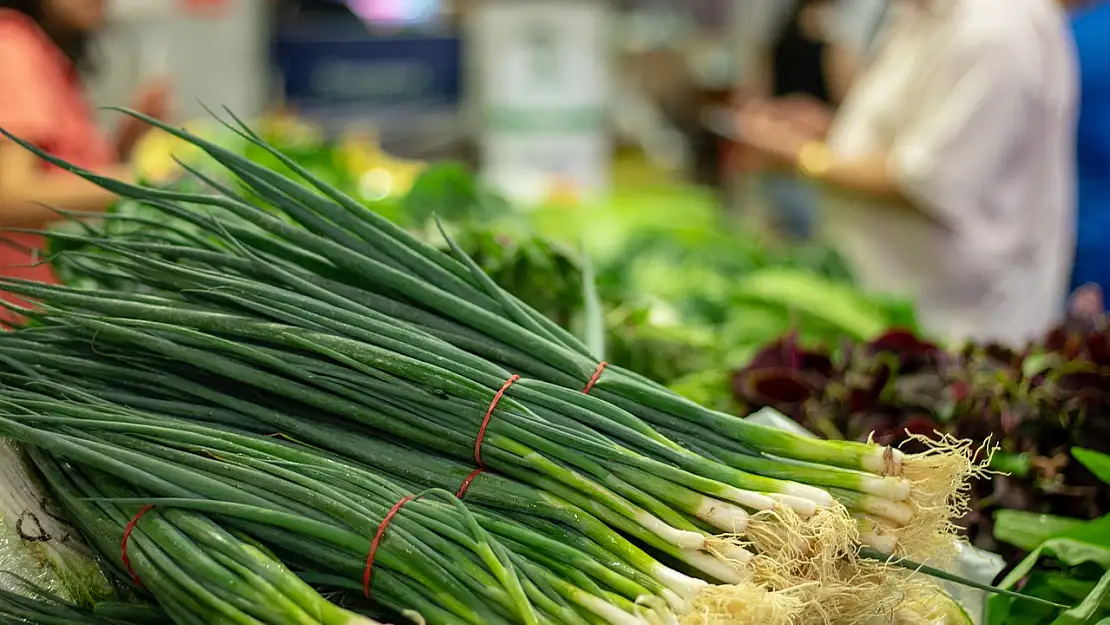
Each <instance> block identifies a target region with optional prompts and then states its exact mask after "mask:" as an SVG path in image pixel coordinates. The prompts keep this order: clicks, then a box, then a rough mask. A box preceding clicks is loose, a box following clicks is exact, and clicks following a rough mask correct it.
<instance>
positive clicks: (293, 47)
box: [274, 33, 462, 110]
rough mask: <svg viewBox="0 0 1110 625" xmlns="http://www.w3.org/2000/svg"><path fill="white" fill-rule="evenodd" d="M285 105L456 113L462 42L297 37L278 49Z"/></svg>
mask: <svg viewBox="0 0 1110 625" xmlns="http://www.w3.org/2000/svg"><path fill="white" fill-rule="evenodd" d="M274 54H275V57H276V58H275V61H276V63H277V66H278V68H279V69H280V71H281V73H282V76H283V80H284V89H285V97H286V99H287V100H288V101H289V102H290V103H292V104H295V105H298V106H302V107H305V108H319V107H329V106H335V105H339V106H350V105H356V106H360V107H365V108H367V109H379V110H381V109H396V108H402V107H412V108H442V107H445V106H446V107H452V108H454V107H457V106H458V105H459V101H460V95H461V83H462V43H461V41H460V39H459V38H458V37H444V36H416V35H414V36H404V37H374V36H372V35H370V34H367V35H366V36H365V37H354V38H344V39H334V38H331V39H329V38H326V37H324V36H322V33H321V36H318V37H305V36H294V37H288V38H281V39H279V40H278V41H276V43H275V49H274Z"/></svg>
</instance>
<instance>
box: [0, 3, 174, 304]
mask: <svg viewBox="0 0 1110 625" xmlns="http://www.w3.org/2000/svg"><path fill="white" fill-rule="evenodd" d="M105 5H106V1H105V0H0V128H3V129H4V130H5V131H7V132H9V133H11V134H12V135H14V136H16V137H19V138H20V139H22V140H25V141H27V142H29V143H32V144H34V145H35V146H37V147H39V148H40V149H42V150H45V151H46V152H48V153H50V154H52V155H54V156H57V157H58V158H61V159H65V160H66V161H68V162H71V163H73V164H75V165H78V166H80V167H83V168H86V169H90V170H93V171H96V172H98V173H101V174H104V175H107V176H111V177H115V178H119V179H124V180H127V179H130V178H131V177H132V174H131V170H130V168H129V167H128V166H127V165H125V164H124V163H126V161H127V160H128V159H129V158H130V156H131V151H132V149H133V148H134V147H135V145H136V143H137V142H138V140H139V139H140V138H141V137H142V135H143V134H144V133H145V132H146V130H147V129H149V126H147V125H146V124H144V123H141V122H139V121H138V120H136V119H134V118H131V117H127V118H125V121H124V122H123V123H122V124H121V125H120V128H119V132H118V133H117V135H116V137H115V140H114V141H112V140H111V139H109V137H107V136H106V135H104V134H103V133H102V132H101V131H100V130H99V129H98V128H97V125H96V121H95V119H94V115H93V107H92V106H91V104H90V103H89V99H88V94H87V93H86V90H85V86H84V83H83V81H82V77H81V72H82V71H86V70H88V69H90V65H91V62H90V56H89V55H90V49H89V42H90V38H91V37H92V36H93V34H94V33H95V31H96V30H97V29H98V28H99V27H100V26H101V25H102V24H103V23H104V20H105ZM131 107H132V108H134V109H135V110H137V111H139V112H142V113H145V114H147V115H149V116H151V117H155V118H159V119H163V118H165V117H166V115H167V113H168V109H169V89H168V85H167V83H166V82H165V81H156V82H154V83H152V84H150V85H148V86H146V87H144V88H142V89H140V91H139V93H138V94H137V95H136V97H135V99H134V101H133V103H132V104H131ZM114 201H115V198H114V197H113V196H112V194H111V193H109V192H108V191H105V190H103V189H101V188H99V187H97V186H96V185H94V184H92V183H90V182H87V181H85V180H83V179H81V178H79V177H77V176H75V175H72V174H69V173H67V172H63V171H61V170H59V169H58V168H56V167H53V166H50V165H48V164H47V163H45V162H43V161H42V160H40V159H39V158H37V157H36V156H34V155H33V154H31V153H30V152H28V151H27V150H25V149H23V148H22V147H20V146H19V145H17V144H15V143H13V142H11V141H8V140H7V139H6V138H5V137H3V136H0V227H19V228H41V227H43V226H44V225H46V224H47V223H49V222H51V221H55V220H57V219H60V217H59V216H58V215H57V213H55V212H53V211H51V210H50V208H47V207H53V208H59V209H67V210H76V211H90V212H96V211H102V210H104V209H106V208H108V207H109V206H110V205H111V204H112V203H113V202H114ZM4 239H5V241H4V243H5V244H4V245H0V276H6V277H19V278H26V279H31V280H38V281H46V282H53V281H54V276H53V273H52V271H51V268H50V267H49V265H48V264H40V263H39V262H38V260H39V252H40V251H41V248H42V246H43V244H44V241H43V240H42V238H41V237H37V236H33V235H29V234H21V233H6V234H5V237H4ZM0 314H2V313H0Z"/></svg>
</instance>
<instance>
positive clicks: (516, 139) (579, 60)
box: [466, 0, 613, 202]
mask: <svg viewBox="0 0 1110 625" xmlns="http://www.w3.org/2000/svg"><path fill="white" fill-rule="evenodd" d="M466 27H467V35H468V47H467V51H466V54H467V65H468V67H469V69H470V72H469V73H470V78H471V79H472V89H471V90H470V97H471V102H470V104H471V112H472V114H474V116H475V117H474V119H475V122H476V130H477V132H478V136H479V144H480V151H481V162H482V171H483V175H484V177H485V178H486V179H487V180H488V181H489V182H490V183H491V184H493V185H494V187H495V188H498V189H499V190H501V191H502V192H503V193H505V194H507V195H508V196H510V197H511V198H513V199H517V200H520V201H526V202H527V201H535V200H536V198H541V199H542V198H544V197H545V196H550V195H551V194H553V193H558V192H566V191H570V192H571V193H573V194H575V195H576V196H578V197H580V198H582V199H593V198H597V197H599V196H603V195H604V194H605V193H606V192H607V191H608V188H609V184H610V169H611V161H612V142H611V140H610V133H609V123H608V115H609V110H608V108H609V106H610V101H611V98H612V91H613V87H612V82H613V81H612V71H613V68H612V65H613V63H612V59H613V47H612V38H611V31H612V19H611V9H609V8H608V6H607V5H606V4H605V3H602V2H596V1H594V0H529V1H527V2H524V1H519V0H485V1H483V2H481V3H479V4H478V5H477V6H475V7H474V9H473V10H472V11H471V12H470V13H469V14H468V16H467V21H466Z"/></svg>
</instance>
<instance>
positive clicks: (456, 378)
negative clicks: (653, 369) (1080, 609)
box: [0, 120, 980, 625]
mask: <svg viewBox="0 0 1110 625" xmlns="http://www.w3.org/2000/svg"><path fill="white" fill-rule="evenodd" d="M149 121H151V122H152V123H154V122H153V120H149ZM234 128H235V130H236V131H237V132H239V133H241V136H242V138H243V139H244V140H245V141H248V142H250V143H252V144H254V145H255V146H257V147H258V148H261V149H263V150H266V151H267V152H268V153H270V154H271V155H272V156H273V157H274V158H276V159H277V160H278V161H279V162H280V163H281V164H282V166H283V168H285V169H287V170H288V171H291V172H294V173H295V174H296V175H297V176H299V177H300V178H302V179H303V180H304V182H303V183H302V182H297V181H295V180H294V179H292V178H290V177H287V176H285V175H283V173H282V172H281V171H279V170H278V169H275V168H268V167H265V166H263V165H259V164H258V163H256V162H254V161H252V160H251V159H247V158H243V157H242V156H240V155H238V154H235V153H234V152H232V151H228V150H225V149H223V148H221V147H220V146H218V145H216V144H213V143H209V142H207V141H205V140H203V139H200V138H198V137H195V136H193V135H190V134H188V133H184V132H181V131H177V130H174V129H172V128H168V127H164V130H166V131H167V132H171V133H174V134H177V135H179V136H180V137H181V138H182V139H184V140H186V141H189V142H191V143H192V144H194V145H196V146H197V147H198V148H199V149H201V150H202V151H204V152H205V153H206V154H207V155H208V156H210V157H211V158H213V159H214V160H215V161H217V162H218V163H219V164H220V165H221V166H222V167H223V169H224V170H225V171H226V172H227V173H228V174H230V175H231V176H233V177H234V178H235V179H236V184H234V185H232V184H227V183H225V182H221V181H220V180H217V179H214V178H211V177H209V176H208V175H207V174H205V173H203V172H200V171H196V172H194V173H195V175H196V176H197V177H198V178H200V179H202V180H204V181H205V182H207V183H208V185H210V189H209V190H208V191H206V192H204V193H196V192H189V191H182V190H165V189H154V188H145V187H140V186H133V185H128V184H124V183H121V182H117V181H113V180H108V179H104V178H101V177H98V176H96V175H95V174H92V173H90V172H84V171H77V172H76V173H78V174H80V175H82V176H84V177H86V178H88V179H90V180H92V181H94V182H96V183H98V184H101V185H103V186H104V187H106V188H108V189H110V190H112V191H114V192H116V193H118V194H119V195H121V196H123V197H125V198H129V199H131V200H135V201H139V202H142V203H143V204H144V208H146V209H152V210H154V211H157V212H159V213H160V214H162V215H164V216H166V217H172V219H165V218H164V219H161V220H158V219H148V218H145V217H136V216H128V215H124V214H118V215H116V216H115V217H113V218H109V219H108V221H107V223H108V224H111V223H113V222H125V223H127V222H129V223H131V224H132V225H134V224H139V225H141V226H142V227H139V228H133V227H132V228H118V229H114V230H113V229H109V228H107V227H105V228H101V227H98V226H97V225H95V224H86V225H84V227H83V228H82V229H81V230H80V231H79V232H78V233H73V232H72V231H71V232H55V233H48V236H50V237H51V238H52V239H53V240H54V241H55V242H65V243H67V245H71V246H72V247H69V249H68V251H66V252H65V255H66V256H68V257H69V258H70V261H72V262H73V265H72V266H73V267H75V268H76V270H79V271H80V272H82V273H83V274H84V275H86V276H88V277H89V278H91V279H93V280H95V281H96V282H97V284H98V285H100V288H97V289H83V288H80V287H74V286H47V285H39V284H34V283H29V282H24V281H20V280H16V279H4V280H2V284H3V287H4V288H5V289H6V290H8V291H10V292H12V293H15V294H19V295H21V296H23V297H26V298H29V299H32V300H35V301H37V302H38V303H37V304H36V306H35V308H34V309H20V312H21V313H22V314H23V315H24V316H25V317H26V318H27V322H26V324H25V325H24V326H23V327H20V328H18V329H16V330H15V331H14V332H10V333H7V334H5V335H3V336H0V344H2V346H0V381H2V382H3V385H2V386H0V401H2V402H3V404H4V406H5V409H4V411H3V414H2V415H0V434H3V435H4V436H6V437H9V438H10V439H12V440H15V441H18V442H20V443H22V444H23V445H25V446H27V447H28V449H29V452H28V453H29V455H30V457H31V459H32V461H33V462H34V464H35V465H36V466H37V467H38V468H39V470H40V471H41V472H42V474H43V475H44V476H45V479H46V481H47V483H48V484H49V486H50V491H51V492H52V493H53V494H54V496H55V497H56V498H57V499H58V500H59V501H60V502H61V503H62V505H63V507H64V508H65V509H66V511H67V512H68V517H69V518H70V519H72V521H73V523H74V524H75V525H77V526H78V527H79V528H80V529H81V530H82V535H84V536H85V537H86V539H87V540H88V541H89V542H90V544H91V545H92V546H93V547H94V548H95V549H96V551H97V552H98V553H99V555H100V556H101V557H102V558H104V559H105V560H106V561H107V562H108V563H109V565H110V567H109V568H110V569H111V570H112V573H113V577H114V578H117V579H119V580H124V581H129V584H130V586H131V588H132V589H133V590H134V591H135V592H136V593H137V594H139V595H140V596H143V597H147V598H152V599H154V600H155V601H156V602H157V603H158V605H160V606H161V609H163V610H165V612H166V613H167V614H169V616H170V617H171V618H173V619H174V621H175V622H178V623H211V622H234V623H359V622H365V623H369V622H374V620H379V621H383V622H396V620H397V619H405V618H407V619H408V620H411V621H414V622H427V623H459V622H465V623H474V624H475V625H478V624H489V623H492V624H497V623H537V624H538V623H615V624H624V623H628V624H630V625H631V624H633V623H676V622H682V623H734V622H766V623H811V622H812V623H863V622H870V619H873V618H883V617H888V616H890V615H892V614H893V615H900V616H902V617H904V618H906V619H914V618H916V619H925V620H926V621H927V622H932V621H935V620H937V619H941V620H943V619H945V618H956V619H961V620H962V619H964V618H965V616H963V615H961V614H960V611H959V609H958V608H957V607H954V605H953V604H952V602H950V601H945V600H943V598H942V596H941V595H940V593H939V590H938V589H937V588H936V587H935V586H933V585H932V584H931V583H930V582H929V581H928V579H927V578H926V577H924V576H923V575H922V574H917V575H914V574H912V573H910V572H909V571H906V570H905V569H904V568H900V567H896V566H893V565H886V564H884V563H882V562H880V561H879V560H874V559H867V558H864V557H862V555H861V552H860V551H859V547H860V545H861V544H863V545H866V546H868V547H869V548H870V549H871V550H872V551H869V552H866V553H868V554H872V555H878V554H882V553H893V554H895V555H897V556H904V557H908V558H910V559H911V560H915V561H925V560H930V561H932V560H933V559H938V560H939V559H940V558H943V557H944V556H946V555H948V554H950V553H951V552H952V549H953V543H952V540H951V539H952V533H953V531H954V528H953V526H952V525H951V522H950V519H951V518H952V517H953V516H959V515H960V514H962V513H963V512H964V508H965V506H966V500H965V497H964V495H963V493H964V491H965V490H966V489H967V487H968V480H969V479H970V478H972V477H973V476H974V475H976V474H977V473H978V472H979V471H980V467H979V465H978V464H976V462H975V460H974V459H973V457H972V454H971V453H969V449H968V447H967V446H966V445H965V444H963V443H957V442H954V441H942V442H940V443H938V444H937V445H935V446H932V447H930V448H929V449H928V450H925V451H923V452H922V453H904V452H902V451H899V450H897V449H894V448H892V447H889V446H881V445H874V444H866V443H859V442H846V441H821V440H813V439H809V438H806V437H802V436H798V435H794V434H791V433H788V432H784V431H780V430H776V429H772V428H767V427H763V426H759V425H754V424H752V423H749V422H746V421H744V420H741V419H738V418H736V417H735V416H733V415H729V414H724V413H720V412H716V411H714V410H712V409H709V408H706V407H703V406H700V405H698V404H696V403H693V402H691V401H689V400H687V399H684V398H682V397H680V396H678V395H676V394H675V393H673V392H672V391H670V390H668V389H667V388H665V387H664V386H662V385H661V384H659V383H657V382H654V381H651V380H649V379H647V378H645V377H644V376H641V375H639V374H636V373H634V372H632V371H629V370H627V369H624V368H622V367H620V366H618V365H616V364H609V363H607V362H605V361H602V360H600V359H599V358H598V357H597V356H596V355H595V354H594V353H593V352H592V351H591V350H590V349H589V348H587V347H586V346H585V345H584V344H583V343H582V342H581V341H580V340H579V339H577V338H575V337H574V336H573V335H572V334H570V333H569V332H568V331H566V330H565V329H564V328H562V327H560V326H559V325H558V324H557V323H555V322H554V321H552V320H551V319H549V318H548V317H546V316H544V315H542V314H540V313H539V312H537V311H536V310H534V309H533V308H531V307H529V306H528V305H526V304H524V303H523V302H522V301H521V300H520V299H519V298H517V297H515V296H513V295H510V294H509V293H508V292H507V291H505V290H504V289H502V288H500V287H498V286H497V285H496V284H495V283H494V282H493V281H492V280H491V279H490V277H489V276H487V275H486V274H485V273H483V272H482V271H481V269H480V268H479V267H478V266H477V265H476V264H475V263H474V262H473V261H472V260H471V259H470V258H469V257H468V256H467V255H466V254H464V253H463V252H462V250H461V249H460V248H458V247H457V246H454V245H453V246H451V252H452V253H450V254H448V253H444V252H443V251H442V250H440V249H437V248H435V247H433V246H431V245H429V244H428V243H427V242H426V241H425V240H424V239H423V238H421V237H419V236H416V235H413V234H412V233H411V232H410V231H408V230H406V229H403V228H401V227H399V226H397V225H396V224H395V223H393V222H392V221H390V220H388V219H386V218H384V217H382V216H381V215H379V214H377V213H375V212H374V211H371V210H368V209H367V207H366V206H365V204H364V203H362V202H359V201H356V200H353V199H352V198H351V197H349V196H347V195H345V194H344V193H341V192H340V191H338V190H337V189H335V188H334V187H333V186H331V185H328V184H327V183H325V182H323V181H321V180H320V179H319V178H317V177H315V176H313V175H312V174H311V172H309V171H308V170H307V169H304V168H302V167H300V166H299V165H298V164H297V162H296V161H294V160H292V159H290V158H288V157H286V156H284V155H283V154H282V153H281V152H280V151H278V150H275V149H272V148H270V147H269V146H268V145H267V144H265V143H264V142H263V141H262V140H261V139H260V138H259V137H258V136H257V135H255V134H253V133H252V132H251V131H250V130H249V129H248V128H247V127H245V126H234ZM27 147H30V146H27ZM40 155H41V156H43V157H45V158H48V159H49V158H50V157H48V156H46V155H42V154H40ZM55 162H57V161H55ZM58 164H59V165H61V166H66V164H64V163H60V162H58ZM213 191H215V193H213ZM182 222H184V223H188V224H190V225H191V228H190V229H185V228H182V227H180V226H179V224H180V223H182ZM105 280H110V281H111V284H112V288H105V287H104V286H103V285H104V284H105V283H104V281H105ZM758 296H759V297H763V298H769V299H771V300H775V298H776V297H778V295H776V294H775V293H774V285H771V287H770V288H765V289H763V290H758ZM810 310H811V311H817V309H816V308H813V309H810ZM822 312H825V311H822ZM849 318H850V316H843V317H838V319H839V320H840V321H841V322H843V320H845V319H849ZM853 319H854V318H853ZM859 328H860V331H861V332H863V331H865V330H866V331H869V330H870V327H868V328H864V325H863V324H860V325H859ZM428 489H431V490H428ZM879 557H882V556H881V555H880V556H879ZM911 568H912V567H911ZM322 592H323V593H326V594H320V593H322ZM907 622H919V621H913V620H909V621H907ZM954 622H959V621H954Z"/></svg>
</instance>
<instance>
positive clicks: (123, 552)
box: [119, 504, 154, 586]
mask: <svg viewBox="0 0 1110 625" xmlns="http://www.w3.org/2000/svg"><path fill="white" fill-rule="evenodd" d="M153 509H154V506H153V505H152V504H147V505H145V506H143V507H142V508H139V511H138V512H136V513H135V516H133V517H131V520H130V521H128V522H127V525H126V526H125V527H124V528H123V539H122V540H120V541H119V551H120V554H119V555H120V559H121V560H123V566H124V568H126V569H127V573H128V574H129V575H130V576H131V579H132V580H134V582H135V585H137V586H142V585H143V583H142V581H140V580H139V575H138V574H137V573H135V569H133V568H131V558H129V557H127V541H128V540H130V539H131V532H133V531H135V525H136V524H138V522H139V519H141V518H143V515H144V514H146V513H147V512H150V511H151V510H153Z"/></svg>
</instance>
